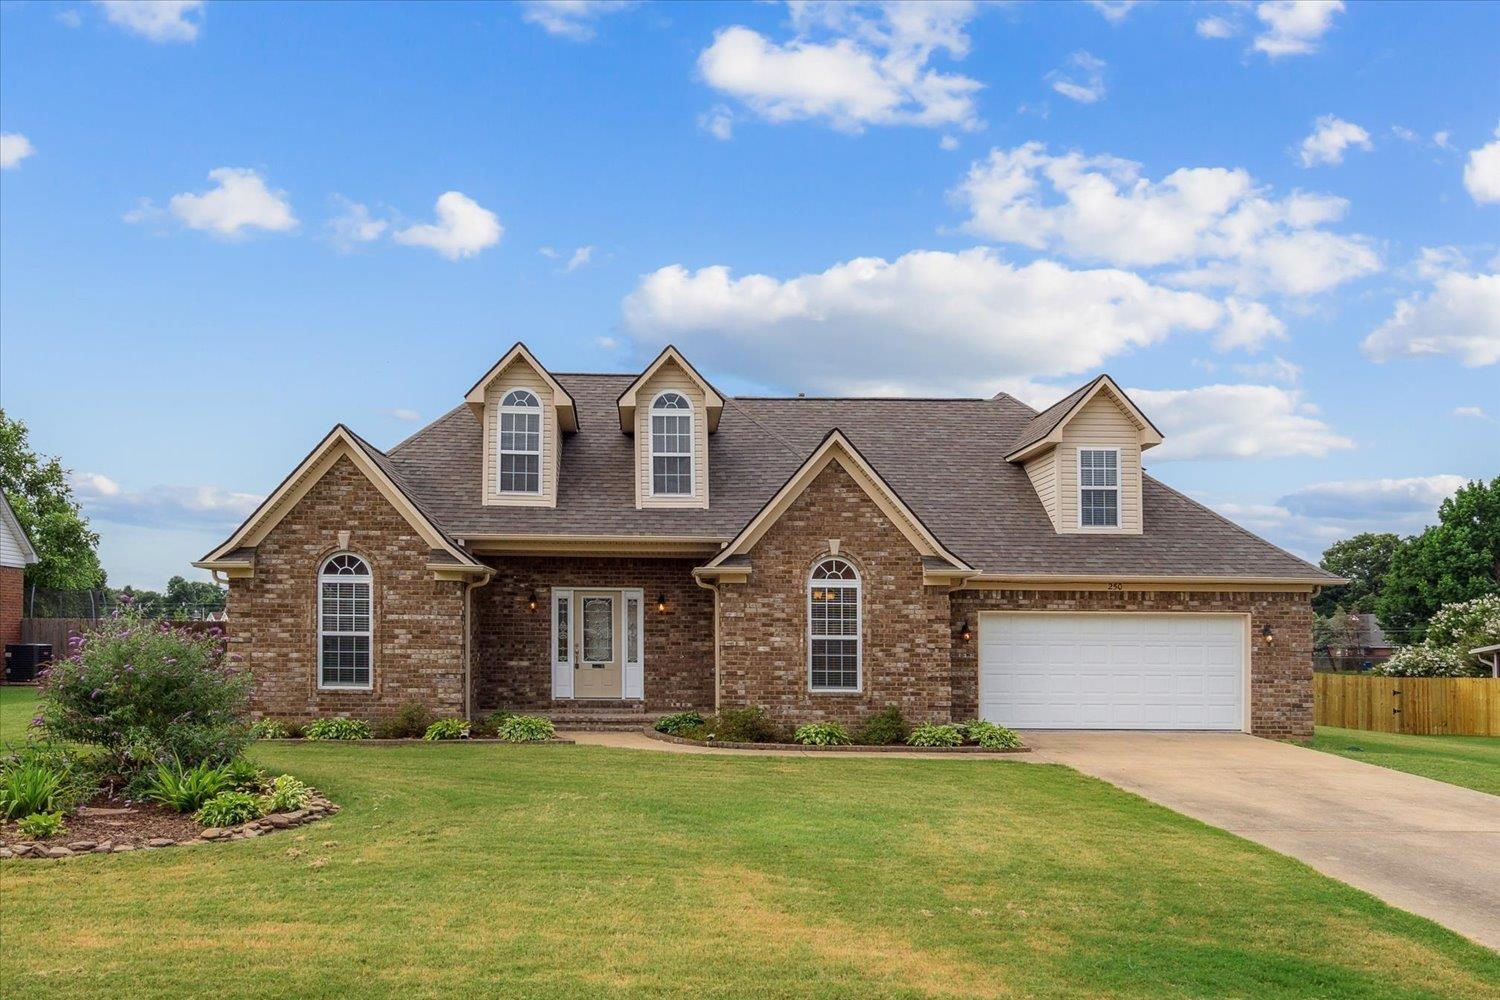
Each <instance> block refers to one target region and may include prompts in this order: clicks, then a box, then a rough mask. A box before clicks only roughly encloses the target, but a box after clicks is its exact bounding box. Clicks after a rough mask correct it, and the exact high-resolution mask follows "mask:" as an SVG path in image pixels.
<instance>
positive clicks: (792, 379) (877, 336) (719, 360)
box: [622, 247, 1226, 394]
mask: <svg viewBox="0 0 1500 1000" xmlns="http://www.w3.org/2000/svg"><path fill="white" fill-rule="evenodd" d="M622 309H623V316H624V325H625V328H626V329H627V330H628V331H629V332H631V333H632V334H633V335H634V336H635V337H636V339H637V340H640V341H645V342H648V343H649V344H650V346H652V347H654V346H657V345H659V344H661V343H664V342H666V341H668V340H671V341H672V342H674V343H676V344H677V345H678V346H679V347H681V348H683V349H684V350H686V351H688V353H689V354H691V355H692V356H694V357H705V358H710V359H712V362H713V363H714V364H715V365H717V366H719V367H723V368H731V369H733V370H735V371H739V372H741V373H743V374H744V375H745V376H746V377H748V378H751V379H755V380H758V381H760V382H762V383H763V384H766V385H776V384H782V385H786V384H796V385H799V386H803V387H807V388H810V389H813V390H815V391H831V392H855V393H876V392H884V393H891V392H897V391H908V392H914V393H923V392H925V393H935V394H950V393H987V392H993V391H994V389H995V388H996V387H998V386H999V385H1000V384H1001V383H1002V381H1003V377H1008V378H1010V379H1012V380H1023V379H1026V378H1028V377H1031V376H1060V375H1067V374H1072V373H1075V372H1080V371H1084V370H1088V369H1093V368H1097V367H1099V366H1100V365H1101V364H1102V363H1103V362H1104V361H1106V360H1107V359H1109V358H1111V357H1114V356H1117V355H1119V354H1121V353H1123V352H1126V351H1129V350H1131V349H1134V348H1140V347H1145V346H1148V345H1151V344H1155V343H1159V342H1161V341H1163V340H1165V339H1166V338H1168V337H1169V336H1172V335H1174V334H1179V333H1191V332H1204V331H1209V330H1212V329H1215V328H1216V327H1218V326H1219V325H1220V324H1221V323H1222V322H1223V320H1224V318H1225V315H1226V311H1225V309H1224V308H1223V307H1222V306H1221V305H1220V304H1219V303H1217V302H1215V301H1214V300H1213V299H1211V298H1208V297H1206V296H1204V295H1201V294H1198V293H1195V292H1184V291H1178V290H1173V289H1169V288H1163V287H1161V286H1159V285H1153V284H1151V283H1150V282H1148V281H1146V280H1145V279H1143V278H1141V277H1140V276H1139V275H1136V274H1131V273H1129V272H1126V271H1119V270H1109V269H1105V270H1090V271H1081V270H1070V269H1069V268H1067V267H1064V266H1062V265H1060V264H1057V263H1055V262H1052V261H1046V260H1042V261H1036V262H1034V263H1031V264H1028V265H1025V266H1017V265H1015V264H1012V263H1010V262H1008V261H1006V260H1004V259H1002V258H1001V257H1000V256H999V255H998V254H997V253H995V252H994V251H993V250H990V249H988V248H983V247H976V248H974V249H971V250H965V251H962V252H959V253H948V252H941V251H929V250H918V251H912V252H911V253H908V254H905V255H904V256H902V257H899V258H897V259H896V260H893V261H886V260H883V259H880V258H878V257H866V258H859V259H856V260H850V261H846V262H843V263H839V264H835V265H833V266H832V267H829V268H828V269H827V270H825V271H822V272H818V273H812V274H803V275H800V276H798V277H795V278H790V279H785V280H782V279H778V278H775V277H772V276H770V275H765V274H750V275H745V276H744V277H735V276H733V275H732V274H731V273H730V271H729V268H727V267H723V266H714V267H704V268H701V269H699V270H697V271H689V270H687V269H686V268H684V267H682V266H680V265H672V266H670V267H664V268H661V269H660V270H658V271H655V272H653V273H651V274H648V275H645V276H644V277H643V278H642V279H641V281H640V283H639V284H638V285H637V286H636V288H635V290H634V291H632V292H631V294H630V295H629V296H628V297H627V298H626V299H625V301H624V303H623V306H622ZM954 358H962V359H964V360H963V364H961V365H955V364H954V363H953V359H954ZM895 371H899V372H902V373H903V377H902V382H901V384H900V385H896V384H894V383H892V382H891V379H890V373H891V372H895ZM1002 373H1003V377H1002Z"/></svg>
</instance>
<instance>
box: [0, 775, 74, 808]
mask: <svg viewBox="0 0 1500 1000" xmlns="http://www.w3.org/2000/svg"><path fill="white" fill-rule="evenodd" d="M68 777H69V775H68V772H67V771H66V770H65V769H62V768H59V767H57V766H55V765H49V764H47V763H46V762H44V761H40V760H28V761H25V762H22V763H18V764H15V765H12V766H9V767H7V768H5V771H4V773H3V774H0V817H4V818H5V819H23V818H24V817H27V816H32V815H35V814H37V813H47V812H58V811H60V810H62V809H63V808H64V806H66V805H68V804H69V800H70V798H71V796H70V791H71V789H70V783H69V780H68Z"/></svg>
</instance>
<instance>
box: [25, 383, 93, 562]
mask: <svg viewBox="0 0 1500 1000" xmlns="http://www.w3.org/2000/svg"><path fill="white" fill-rule="evenodd" d="M67 476H68V474H67V471H66V470H65V469H64V468H63V467H62V463H61V462H59V461H58V460H57V458H56V457H55V456H53V457H43V456H41V455H38V454H37V453H36V452H34V451H32V450H31V444H30V442H29V441H28V440H27V431H26V425H25V424H24V423H22V422H21V421H19V420H12V419H10V418H9V417H7V416H6V415H5V411H4V410H0V489H4V490H5V498H6V499H7V500H8V501H10V507H11V510H13V511H15V512H16V520H17V521H19V522H20V523H21V528H22V529H23V530H24V531H25V532H26V536H27V537H28V538H30V539H31V544H32V547H33V548H35V549H36V554H37V559H38V561H37V562H36V563H34V564H32V565H30V566H28V567H26V583H27V585H28V586H31V585H35V586H38V587H49V588H52V589H55V590H92V589H94V588H96V587H102V586H104V568H103V567H102V566H100V565H99V551H98V549H99V536H98V535H97V534H95V533H94V532H92V531H90V530H89V523H88V520H87V519H86V518H85V517H84V516H83V513H82V511H81V510H79V507H78V503H77V501H75V500H74V499H73V488H72V487H71V486H69V485H68V478H67Z"/></svg>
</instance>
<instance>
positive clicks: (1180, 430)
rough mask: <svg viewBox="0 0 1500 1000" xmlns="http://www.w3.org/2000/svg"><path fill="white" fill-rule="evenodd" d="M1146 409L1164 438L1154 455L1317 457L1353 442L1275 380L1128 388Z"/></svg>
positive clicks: (1158, 457)
mask: <svg viewBox="0 0 1500 1000" xmlns="http://www.w3.org/2000/svg"><path fill="white" fill-rule="evenodd" d="M1126 392H1128V393H1129V395H1130V398H1131V399H1133V400H1135V402H1136V403H1137V404H1138V405H1139V406H1140V407H1141V409H1143V410H1145V411H1146V412H1147V413H1148V414H1150V415H1151V420H1152V422H1153V423H1155V424H1156V426H1157V427H1159V428H1160V429H1161V432H1162V437H1163V438H1164V440H1163V442H1162V443H1161V444H1160V445H1159V446H1157V447H1155V448H1153V449H1151V451H1150V453H1149V454H1150V456H1151V459H1152V460H1153V461H1158V462H1161V461H1173V460H1177V459H1202V458H1287V457H1292V456H1311V457H1314V458H1321V457H1322V456H1324V455H1327V454H1328V453H1329V452H1331V451H1335V450H1337V449H1341V448H1352V447H1354V442H1353V441H1351V440H1350V439H1349V438H1347V437H1344V436H1343V435H1342V434H1339V433H1337V432H1336V431H1335V430H1334V429H1333V428H1332V427H1330V426H1328V425H1327V424H1326V423H1324V422H1323V421H1321V420H1319V419H1318V418H1317V417H1316V416H1314V415H1313V414H1312V413H1311V412H1309V411H1310V410H1311V409H1312V408H1311V407H1310V406H1309V405H1308V404H1306V403H1305V402H1303V400H1302V394H1301V393H1299V392H1297V391H1296V390H1294V389H1284V388H1281V387H1280V386H1274V385H1205V386H1200V387H1198V388H1195V389H1127V390H1126Z"/></svg>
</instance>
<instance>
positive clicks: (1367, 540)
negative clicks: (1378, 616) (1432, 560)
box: [1312, 531, 1401, 615]
mask: <svg viewBox="0 0 1500 1000" xmlns="http://www.w3.org/2000/svg"><path fill="white" fill-rule="evenodd" d="M1400 547H1401V538H1400V537H1399V536H1398V535H1395V534H1393V533H1391V532H1388V531H1387V532H1381V533H1378V534H1377V533H1375V532H1373V531H1367V532H1365V533H1363V534H1360V535H1355V536H1354V537H1353V538H1346V539H1344V540H1343V541H1341V542H1334V543H1333V544H1332V545H1330V546H1328V548H1327V549H1325V550H1324V551H1323V558H1322V560H1321V561H1320V562H1319V563H1318V565H1320V566H1322V567H1323V568H1324V569H1326V570H1327V571H1328V572H1330V573H1337V574H1338V575H1339V576H1341V577H1343V578H1344V579H1346V580H1348V581H1349V582H1348V583H1347V584H1343V585H1341V586H1337V587H1324V588H1323V590H1322V592H1320V593H1319V594H1318V596H1317V597H1314V598H1313V602H1312V606H1313V611H1314V612H1316V613H1317V614H1320V615H1331V614H1333V613H1334V611H1335V610H1336V609H1342V610H1343V611H1347V612H1356V613H1358V614H1362V615H1364V614H1370V613H1371V612H1373V611H1374V610H1375V602H1376V601H1377V600H1378V599H1379V598H1380V584H1381V580H1382V579H1383V578H1384V577H1385V575H1386V573H1388V572H1389V571H1390V568H1391V558H1392V557H1393V556H1394V555H1395V554H1396V550H1397V549H1398V548H1400Z"/></svg>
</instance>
